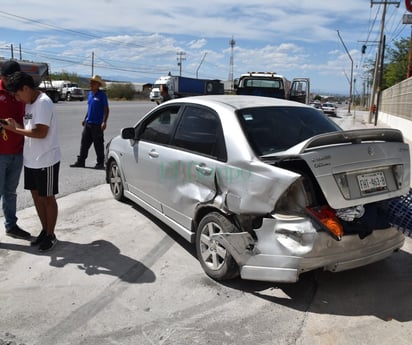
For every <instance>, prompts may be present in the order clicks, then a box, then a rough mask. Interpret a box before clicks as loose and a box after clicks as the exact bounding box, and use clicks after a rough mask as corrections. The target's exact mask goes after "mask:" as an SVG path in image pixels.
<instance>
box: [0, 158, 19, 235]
mask: <svg viewBox="0 0 412 345" xmlns="http://www.w3.org/2000/svg"><path fill="white" fill-rule="evenodd" d="M22 168H23V154H17V155H3V154H0V199H2V208H3V215H4V226H5V227H6V231H7V230H10V229H11V228H13V227H14V226H15V225H16V222H17V217H16V200H17V193H16V189H17V186H18V184H19V180H20V174H21V170H22Z"/></svg>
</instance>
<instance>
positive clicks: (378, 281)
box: [224, 250, 412, 322]
mask: <svg viewBox="0 0 412 345" xmlns="http://www.w3.org/2000/svg"><path fill="white" fill-rule="evenodd" d="M411 268H412V255H411V254H409V253H408V252H405V251H403V250H400V251H399V252H398V253H394V254H393V255H392V257H390V258H388V259H386V260H383V261H381V262H377V263H374V264H371V265H368V266H364V267H361V268H358V269H353V270H349V271H344V272H339V273H331V272H324V271H313V272H307V273H305V274H302V275H301V276H300V280H299V281H298V282H296V283H293V284H285V283H280V284H276V283H267V282H257V281H244V280H241V279H236V280H233V281H228V282H224V285H225V286H226V287H228V288H234V289H237V290H241V291H245V292H248V293H250V294H253V295H254V296H256V297H259V298H263V299H265V300H267V301H270V302H273V303H277V304H281V305H284V306H286V307H289V308H292V309H296V310H299V311H305V312H309V313H316V314H330V315H342V316H367V315H372V316H375V317H377V318H379V319H381V320H384V321H391V320H397V321H399V322H408V321H411V320H412V298H411V292H412V269H411Z"/></svg>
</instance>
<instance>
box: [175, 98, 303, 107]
mask: <svg viewBox="0 0 412 345" xmlns="http://www.w3.org/2000/svg"><path fill="white" fill-rule="evenodd" d="M181 102H184V103H193V104H203V105H209V106H211V105H218V106H219V105H220V106H225V107H231V108H233V109H244V108H251V107H274V106H275V107H278V106H290V107H309V106H307V105H305V104H303V103H298V102H294V101H289V100H284V99H279V98H273V97H261V96H246V95H207V96H192V97H185V98H177V99H172V100H170V101H168V102H167V104H171V103H181Z"/></svg>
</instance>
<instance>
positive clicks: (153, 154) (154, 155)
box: [149, 150, 159, 158]
mask: <svg viewBox="0 0 412 345" xmlns="http://www.w3.org/2000/svg"><path fill="white" fill-rule="evenodd" d="M149 156H150V157H152V158H159V152H157V151H156V150H152V151H150V152H149Z"/></svg>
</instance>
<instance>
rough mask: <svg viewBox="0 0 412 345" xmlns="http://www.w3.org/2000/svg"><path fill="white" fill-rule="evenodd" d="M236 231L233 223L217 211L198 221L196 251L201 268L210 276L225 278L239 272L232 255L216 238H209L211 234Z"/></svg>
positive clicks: (229, 277) (218, 278) (230, 277)
mask: <svg viewBox="0 0 412 345" xmlns="http://www.w3.org/2000/svg"><path fill="white" fill-rule="evenodd" d="M236 231H237V230H236V228H235V226H234V225H233V223H232V222H231V221H230V220H229V219H228V218H226V217H225V216H223V215H222V214H220V213H218V212H212V213H209V214H208V215H206V216H205V217H204V218H203V219H202V220H201V221H200V223H199V226H198V228H197V232H196V253H197V257H198V260H199V261H200V264H201V265H202V268H203V270H204V271H205V272H206V274H207V275H208V276H210V277H211V278H213V279H217V280H226V279H232V278H235V277H236V276H237V275H238V274H239V270H238V266H237V264H236V262H235V260H234V259H233V257H232V255H230V253H229V252H228V251H227V250H226V248H225V247H224V246H222V245H221V244H220V243H219V242H218V241H217V240H215V239H213V238H211V236H212V235H213V234H217V233H224V232H226V233H232V232H236Z"/></svg>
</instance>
